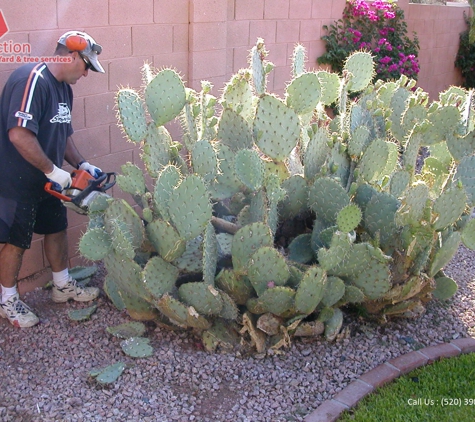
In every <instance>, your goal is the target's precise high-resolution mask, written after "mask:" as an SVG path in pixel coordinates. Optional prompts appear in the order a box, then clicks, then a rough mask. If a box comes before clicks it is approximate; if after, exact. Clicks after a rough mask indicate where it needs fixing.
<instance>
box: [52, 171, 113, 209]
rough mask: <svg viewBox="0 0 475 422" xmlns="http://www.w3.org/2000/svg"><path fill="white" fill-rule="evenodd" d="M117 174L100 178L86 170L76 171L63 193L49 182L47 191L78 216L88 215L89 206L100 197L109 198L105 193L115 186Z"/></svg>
mask: <svg viewBox="0 0 475 422" xmlns="http://www.w3.org/2000/svg"><path fill="white" fill-rule="evenodd" d="M115 176H116V173H101V174H100V175H99V177H97V178H95V177H94V176H91V174H89V172H87V171H86V170H74V171H73V172H72V173H71V185H70V186H69V187H68V188H67V189H63V190H62V191H61V186H60V185H59V184H58V183H55V182H51V181H49V182H47V183H46V184H45V191H46V192H48V193H50V194H51V195H53V196H55V197H56V198H59V199H61V201H62V202H63V204H64V206H66V207H67V208H70V209H72V210H73V211H75V212H77V213H78V214H87V213H88V211H89V205H90V204H91V202H92V201H93V200H94V199H96V198H97V197H98V196H104V195H105V196H107V197H109V195H107V194H106V193H105V192H106V191H107V190H108V189H110V188H111V187H112V186H114V185H115Z"/></svg>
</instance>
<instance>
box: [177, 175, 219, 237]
mask: <svg viewBox="0 0 475 422" xmlns="http://www.w3.org/2000/svg"><path fill="white" fill-rule="evenodd" d="M168 212H169V213H170V217H171V220H172V222H173V224H174V225H175V227H176V229H177V231H178V233H180V236H181V237H182V238H183V239H185V240H190V239H193V238H194V237H196V236H198V235H199V234H201V233H202V232H203V231H204V229H205V228H206V225H207V223H208V221H209V220H210V219H211V203H210V200H209V195H208V191H207V189H206V185H205V183H204V181H203V179H202V178H200V177H199V176H197V175H189V176H187V177H186V178H185V179H184V180H183V181H182V182H181V183H180V185H178V186H177V187H176V188H175V189H174V190H173V193H172V194H171V196H170V199H169V203H168Z"/></svg>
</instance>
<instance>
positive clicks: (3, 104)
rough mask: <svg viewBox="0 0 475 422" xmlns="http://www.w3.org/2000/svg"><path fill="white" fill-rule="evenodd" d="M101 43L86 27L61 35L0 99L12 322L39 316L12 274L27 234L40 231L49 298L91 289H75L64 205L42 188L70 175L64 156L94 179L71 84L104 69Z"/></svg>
mask: <svg viewBox="0 0 475 422" xmlns="http://www.w3.org/2000/svg"><path fill="white" fill-rule="evenodd" d="M101 51H102V47H101V46H100V45H98V44H96V42H95V41H94V39H93V38H92V37H90V36H89V35H88V34H86V33H84V32H78V31H70V32H67V33H65V34H64V35H63V36H61V37H60V39H59V40H58V43H57V47H56V51H55V56H56V57H58V58H61V60H56V61H53V60H51V62H49V63H48V64H46V63H37V64H26V65H23V66H21V67H20V68H18V69H16V70H15V71H14V72H13V73H12V74H11V76H10V78H9V79H8V81H7V83H6V84H5V86H4V88H3V92H2V95H1V97H0V112H1V115H0V162H1V165H0V243H4V245H3V248H2V249H1V251H0V285H1V290H2V291H1V293H2V295H1V299H0V316H2V317H4V318H7V319H8V320H9V321H10V323H11V324H13V325H14V326H17V327H31V326H33V325H36V324H37V323H38V322H39V320H38V317H37V316H36V315H35V314H34V313H33V312H32V310H31V309H30V308H29V307H28V306H27V305H26V304H25V303H23V302H22V301H21V300H20V299H19V294H18V290H17V278H18V273H19V271H20V268H21V263H22V257H23V254H24V252H25V250H26V249H28V248H29V247H30V244H31V239H32V235H33V233H38V234H42V235H44V250H45V254H46V257H47V259H48V261H49V264H50V265H51V270H52V273H53V291H52V299H53V301H54V302H66V301H68V300H69V299H73V300H76V301H90V300H93V299H95V298H96V297H97V296H98V294H99V289H98V288H96V287H85V288H82V287H79V286H77V285H76V282H75V280H73V279H72V278H71V277H70V275H69V271H68V263H67V262H68V241H67V235H66V228H67V216H66V209H65V207H64V206H63V204H62V203H61V201H60V200H59V199H57V198H55V197H53V196H52V195H50V194H48V193H46V192H45V191H44V185H45V183H46V182H47V181H48V180H50V181H52V182H54V183H57V184H58V185H59V186H60V187H61V189H65V188H67V187H68V186H69V185H70V184H71V176H70V174H69V173H68V172H66V171H64V170H62V169H61V166H62V164H63V160H64V159H65V160H66V161H67V162H68V163H69V164H71V165H72V166H73V167H75V168H78V169H81V170H86V171H88V172H89V173H90V174H91V175H93V176H94V177H97V176H98V175H99V174H100V173H101V169H99V168H98V167H95V166H93V165H91V164H89V163H88V162H87V161H86V160H85V159H84V157H83V156H82V155H81V154H80V153H79V151H78V150H77V148H76V146H75V144H74V142H73V140H72V138H71V135H72V134H73V129H72V126H71V110H72V105H73V93H72V89H71V86H70V85H73V84H75V83H76V82H77V81H78V80H79V79H80V78H81V77H82V76H84V77H86V76H87V75H88V71H89V70H92V71H95V72H100V73H105V72H104V69H103V68H102V66H101V64H100V63H99V61H98V55H99V54H100V53H101Z"/></svg>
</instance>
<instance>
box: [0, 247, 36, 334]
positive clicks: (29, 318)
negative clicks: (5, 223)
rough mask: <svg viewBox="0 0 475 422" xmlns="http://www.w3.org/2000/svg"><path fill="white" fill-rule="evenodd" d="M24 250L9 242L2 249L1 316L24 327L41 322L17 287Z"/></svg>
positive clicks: (16, 325) (0, 278)
mask: <svg viewBox="0 0 475 422" xmlns="http://www.w3.org/2000/svg"><path fill="white" fill-rule="evenodd" d="M24 252H25V250H24V249H22V248H19V247H17V246H14V245H11V244H9V243H6V244H5V245H4V246H3V248H2V250H1V251H0V284H1V285H2V298H1V299H2V300H1V302H0V316H1V317H3V318H7V319H8V320H9V321H10V323H11V324H12V325H14V326H15V327H22V328H23V327H32V326H33V325H36V324H38V322H39V319H38V317H37V316H36V315H35V314H34V313H33V312H32V311H31V309H30V308H29V307H28V306H27V305H25V304H24V303H23V302H22V301H21V300H20V297H19V295H18V291H17V287H16V285H17V280H18V273H19V272H20V267H21V263H22V259H23V253H24Z"/></svg>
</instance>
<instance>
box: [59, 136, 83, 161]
mask: <svg viewBox="0 0 475 422" xmlns="http://www.w3.org/2000/svg"><path fill="white" fill-rule="evenodd" d="M64 159H65V160H66V161H67V162H68V163H69V164H71V165H72V166H73V167H74V168H75V169H77V168H78V164H79V163H80V162H81V161H86V160H85V159H84V157H83V156H82V155H81V154H80V153H79V150H78V149H77V147H76V144H75V143H74V141H73V138H72V137H71V136H69V137H68V139H67V141H66V151H65V153H64Z"/></svg>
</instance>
